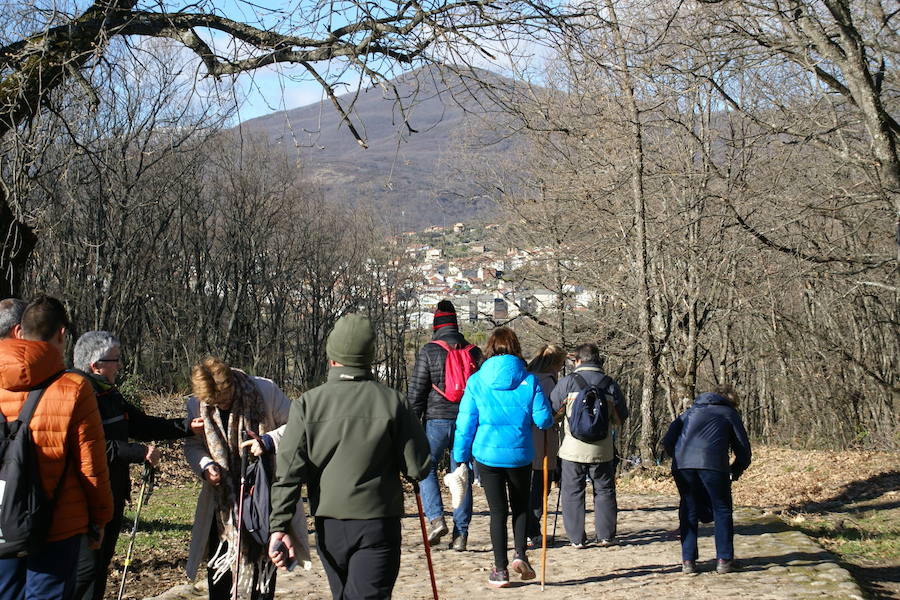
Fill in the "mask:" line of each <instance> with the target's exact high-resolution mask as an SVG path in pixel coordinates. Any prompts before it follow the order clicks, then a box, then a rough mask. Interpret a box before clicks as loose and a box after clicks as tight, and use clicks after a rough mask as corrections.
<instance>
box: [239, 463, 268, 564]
mask: <svg viewBox="0 0 900 600" xmlns="http://www.w3.org/2000/svg"><path fill="white" fill-rule="evenodd" d="M272 472H273V468H272V461H271V457H269V456H267V455H263V456H260V457H259V460H257V461H255V462H253V463H251V464H250V466H249V467H247V483H248V485H247V486H246V489H245V490H244V514H243V516H242V517H243V525H244V530H246V531H247V533H249V534H250V538H251V539H252V540H253V541H254V542H256V544H257V545H258V546H260V547H262V548H268V546H269V515H270V514H271V513H272V502H271V499H270V495H269V493H270V491H271V481H272V480H273V479H274V478H273V477H272Z"/></svg>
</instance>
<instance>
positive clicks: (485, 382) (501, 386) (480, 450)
mask: <svg viewBox="0 0 900 600" xmlns="http://www.w3.org/2000/svg"><path fill="white" fill-rule="evenodd" d="M532 423H533V424H534V425H537V426H538V427H539V428H541V429H547V428H548V427H550V426H551V425H553V415H552V414H551V412H550V405H549V404H548V403H547V399H546V398H544V393H543V392H542V391H541V386H540V385H538V380H537V378H536V377H535V376H534V375H532V374H530V373H528V371H526V370H525V362H524V361H523V360H522V359H521V358H518V357H516V356H511V355H508V354H501V355H499V356H492V357H491V358H489V359H487V360H486V361H485V362H484V364H482V365H481V368H480V369H479V370H478V371H477V372H476V373H474V374H473V375H472V376H471V377H469V380H468V381H467V382H466V393H465V394H464V395H463V397H462V400H461V401H460V403H459V414H458V415H457V417H456V435H455V436H454V438H455V439H454V441H453V459H454V460H455V461H456V462H460V463H462V462H466V461H468V460H469V459H470V458H471V457H472V456H474V457H475V460H477V461H478V462H480V463H483V464H485V465H488V466H490V467H505V468H512V467H523V466H525V465H528V464H531V460H532V458H533V457H534V446H533V445H532V442H531V425H532Z"/></svg>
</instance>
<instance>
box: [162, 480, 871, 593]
mask: <svg viewBox="0 0 900 600" xmlns="http://www.w3.org/2000/svg"><path fill="white" fill-rule="evenodd" d="M555 503H556V490H553V492H552V493H551V496H550V506H551V511H552V510H553V507H554V506H555ZM410 504H411V505H412V508H413V510H414V509H415V503H414V500H413V498H411V497H410V498H408V499H407V507H408V509H409V505H410ZM447 505H448V506H449V502H447ZM619 508H620V512H619V542H620V544H619V545H618V546H614V547H612V548H599V547H592V546H589V547H588V548H586V549H583V550H578V549H575V548H572V547H571V546H569V545H568V541H567V540H566V539H565V532H564V530H563V525H562V516H561V515H560V517H559V523H558V527H557V537H558V538H559V539H558V541H557V544H556V545H555V546H553V547H551V548H549V549H548V553H547V580H546V581H547V584H546V589H545V591H543V592H542V591H541V586H540V583H539V579H538V580H536V581H531V582H519V581H514V583H513V584H512V585H511V586H510V587H509V588H505V589H499V590H496V589H492V588H489V587H488V586H487V583H486V582H487V576H488V573H489V572H490V567H491V563H492V553H491V549H490V538H489V534H488V516H487V504H486V502H485V500H484V495H483V494H481V493H479V492H478V491H476V500H475V511H476V514H475V516H474V517H473V521H472V529H471V530H470V533H469V550H470V551H469V552H464V553H459V552H452V551H449V550H445V549H443V548H436V549H435V550H434V551H433V559H434V567H435V572H436V578H437V583H438V592H439V595H440V598H443V599H446V600H456V599H468V600H481V599H483V598H500V597H503V596H506V597H510V598H512V597H515V598H517V599H519V598H521V599H531V598H534V599H537V598H543V599H553V600H568V599H572V600H574V599H586V598H603V599H619V600H639V599H641V600H642V599H645V598H665V599H666V600H674V599H681V598H685V599H686V598H691V599H698V600H703V599H710V600H711V599H715V600H720V599H723V598H752V599H753V600H787V599H798V600H800V599H802V600H806V599H813V598H834V599H847V600H857V599H858V600H862V598H863V594H862V592H861V591H860V588H859V586H858V585H857V584H856V582H855V581H854V580H853V578H852V577H851V575H850V573H848V572H847V571H846V570H845V569H843V568H842V567H840V566H839V565H838V564H836V563H835V562H834V556H832V555H831V554H829V553H828V552H826V551H825V550H823V549H822V548H821V547H820V546H819V545H818V544H816V543H815V542H814V541H813V540H812V539H811V538H809V537H807V536H806V535H804V534H802V533H800V532H798V531H792V530H790V529H788V528H786V527H785V526H784V525H783V524H781V523H780V522H779V521H777V520H775V519H773V518H766V517H763V516H762V515H761V514H760V513H759V512H758V511H754V510H751V509H737V510H736V513H735V540H734V542H735V554H736V556H737V557H738V558H739V560H740V561H741V563H742V564H743V565H744V567H743V569H742V570H741V571H739V572H735V573H731V574H728V575H717V574H716V573H715V560H714V559H715V546H714V542H713V539H712V526H704V527H702V528H701V540H700V561H699V562H698V566H699V570H700V574H699V575H696V576H693V577H687V576H684V575H681V565H680V547H679V544H678V536H677V524H678V516H677V499H676V498H668V497H661V496H634V495H621V496H620V497H619ZM552 520H553V517H552V512H551V518H550V529H552V527H553V524H552ZM588 523H589V524H591V525H592V524H593V514H592V513H591V512H589V513H588ZM591 529H592V527H591V526H589V527H588V531H590V530H591ZM403 536H404V538H403V539H404V548H403V554H402V562H401V568H400V577H399V579H398V582H397V586H396V587H395V590H394V598H395V599H396V600H427V599H429V598H431V597H432V596H431V587H430V583H429V578H428V567H427V564H426V561H425V556H424V552H423V548H422V536H421V530H420V529H419V522H418V517H417V515H416V514H415V513H411V514H409V515H408V516H407V517H406V518H404V520H403ZM311 539H314V538H312V537H311ZM445 539H446V538H445ZM511 554H512V553H510V555H511ZM529 559H530V560H531V563H532V565H533V566H534V568H535V569H536V570H538V576H539V577H540V550H537V551H533V552H530V553H529ZM203 596H205V592H203V591H202V590H200V589H196V590H194V589H192V588H191V587H190V586H179V588H175V589H172V590H170V591H169V592H167V593H166V594H164V595H162V596H160V597H159V600H178V599H187V598H197V597H203ZM276 598H280V599H288V598H289V599H291V600H327V599H330V598H331V595H330V593H329V592H328V584H327V581H326V579H325V575H324V572H323V571H322V567H321V564H320V563H319V562H318V560H317V559H314V562H313V568H312V570H311V571H295V572H294V573H290V574H283V573H280V574H279V579H278V586H277V591H276Z"/></svg>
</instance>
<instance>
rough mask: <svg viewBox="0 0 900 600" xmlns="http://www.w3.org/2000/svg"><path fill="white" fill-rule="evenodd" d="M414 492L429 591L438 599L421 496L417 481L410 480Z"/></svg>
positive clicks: (435, 599)
mask: <svg viewBox="0 0 900 600" xmlns="http://www.w3.org/2000/svg"><path fill="white" fill-rule="evenodd" d="M410 483H412V486H413V492H415V494H416V508H418V509H419V525H421V527H422V541H424V542H425V559H426V560H427V561H428V575H430V576H431V593H432V594H433V595H434V600H438V592H437V583H436V582H435V581H434V564H432V562H431V544H430V543H429V542H428V530H427V529H426V528H425V511H424V510H422V496H421V495H420V494H419V482H418V481H411V482H410Z"/></svg>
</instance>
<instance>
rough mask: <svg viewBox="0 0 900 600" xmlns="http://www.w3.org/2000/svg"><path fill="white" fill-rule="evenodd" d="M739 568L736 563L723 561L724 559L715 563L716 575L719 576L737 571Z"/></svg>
mask: <svg viewBox="0 0 900 600" xmlns="http://www.w3.org/2000/svg"><path fill="white" fill-rule="evenodd" d="M738 568H739V566H738V564H737V561H735V560H734V559H732V560H725V559H724V558H720V559H718V560H717V561H716V573H718V574H719V575H724V574H725V573H731V572H733V571H737V570H738Z"/></svg>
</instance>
